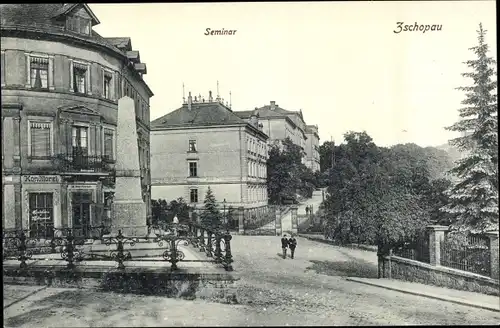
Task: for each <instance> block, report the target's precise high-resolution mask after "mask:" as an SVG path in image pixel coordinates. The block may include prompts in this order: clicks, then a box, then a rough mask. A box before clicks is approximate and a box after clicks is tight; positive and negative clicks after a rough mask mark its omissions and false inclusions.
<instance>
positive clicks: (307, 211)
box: [306, 206, 309, 214]
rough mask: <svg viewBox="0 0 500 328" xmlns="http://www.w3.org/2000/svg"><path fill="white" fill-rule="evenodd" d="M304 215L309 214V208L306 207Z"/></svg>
mask: <svg viewBox="0 0 500 328" xmlns="http://www.w3.org/2000/svg"><path fill="white" fill-rule="evenodd" d="M306 214H309V206H306Z"/></svg>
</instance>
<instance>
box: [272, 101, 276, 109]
mask: <svg viewBox="0 0 500 328" xmlns="http://www.w3.org/2000/svg"><path fill="white" fill-rule="evenodd" d="M275 109H276V101H274V100H273V101H271V110H275Z"/></svg>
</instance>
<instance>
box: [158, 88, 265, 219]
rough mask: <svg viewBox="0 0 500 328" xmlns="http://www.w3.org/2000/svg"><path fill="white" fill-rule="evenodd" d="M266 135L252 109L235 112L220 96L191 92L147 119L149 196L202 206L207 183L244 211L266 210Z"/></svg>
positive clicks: (251, 213) (252, 213)
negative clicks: (244, 113)
mask: <svg viewBox="0 0 500 328" xmlns="http://www.w3.org/2000/svg"><path fill="white" fill-rule="evenodd" d="M267 139H268V137H267V135H266V134H265V133H264V132H263V131H262V124H260V122H259V121H258V119H257V117H256V116H255V115H253V116H252V117H251V120H248V121H247V120H244V119H241V118H239V117H238V116H237V115H235V113H234V112H233V111H232V110H231V108H230V107H229V106H228V105H227V104H224V103H223V101H221V99H220V98H219V97H217V98H215V99H213V98H212V94H211V92H210V93H209V96H208V98H207V99H203V98H202V97H201V96H199V97H194V99H193V98H192V96H191V93H189V97H188V99H187V101H185V102H184V103H183V105H182V107H180V108H178V109H176V110H174V111H172V112H170V113H168V114H166V115H164V116H162V117H160V118H158V119H156V120H154V121H152V122H151V175H152V187H151V189H152V197H153V199H160V198H161V199H165V200H167V201H172V200H174V199H177V198H179V197H182V198H183V199H185V200H186V201H187V202H188V203H190V204H191V205H192V206H194V207H195V208H201V207H203V200H204V197H205V194H206V192H207V189H208V187H210V188H211V189H212V191H213V192H214V195H215V198H216V200H217V201H218V202H219V203H220V205H222V202H223V200H224V199H225V200H226V206H227V207H229V206H231V207H233V208H235V209H236V208H239V207H243V208H244V209H245V211H246V214H245V215H246V217H248V218H252V217H255V218H259V217H260V216H261V215H264V214H265V213H266V211H267V184H266V182H267V172H266V161H267Z"/></svg>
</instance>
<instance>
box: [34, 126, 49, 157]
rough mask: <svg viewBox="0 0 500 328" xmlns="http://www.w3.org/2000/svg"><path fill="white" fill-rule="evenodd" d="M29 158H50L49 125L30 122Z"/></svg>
mask: <svg viewBox="0 0 500 328" xmlns="http://www.w3.org/2000/svg"><path fill="white" fill-rule="evenodd" d="M30 129H31V156H34V157H48V156H50V123H40V122H31V126H30Z"/></svg>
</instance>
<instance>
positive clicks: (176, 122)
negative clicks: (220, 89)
mask: <svg viewBox="0 0 500 328" xmlns="http://www.w3.org/2000/svg"><path fill="white" fill-rule="evenodd" d="M191 106H192V107H191V109H188V105H187V104H184V105H183V106H182V107H181V108H178V109H176V110H174V111H173V112H170V113H168V114H166V115H163V116H162V117H159V118H157V119H156V120H154V121H152V122H151V129H152V130H154V129H155V128H156V129H161V128H174V127H195V126H200V127H201V126H213V125H234V124H244V125H246V124H247V122H246V121H244V120H242V119H241V118H239V117H238V116H237V115H235V114H234V112H233V111H232V110H230V109H229V108H227V107H226V106H224V105H222V104H221V103H219V102H210V103H193V104H192V105H191Z"/></svg>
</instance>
